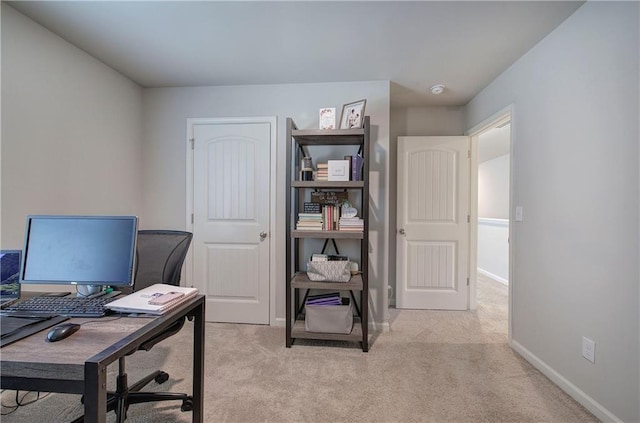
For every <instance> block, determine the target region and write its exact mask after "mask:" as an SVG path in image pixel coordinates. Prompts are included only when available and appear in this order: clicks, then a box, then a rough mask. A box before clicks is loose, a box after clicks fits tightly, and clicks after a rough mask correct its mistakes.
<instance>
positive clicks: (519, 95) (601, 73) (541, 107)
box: [465, 2, 640, 422]
mask: <svg viewBox="0 0 640 423" xmlns="http://www.w3.org/2000/svg"><path fill="white" fill-rule="evenodd" d="M639 7H640V6H639V4H638V3H636V2H629V3H622V2H587V3H586V4H585V5H584V6H582V7H581V8H580V9H578V10H577V11H576V12H575V13H574V14H573V15H572V16H570V17H569V18H568V19H567V20H566V21H565V22H564V23H563V24H561V25H560V26H559V27H558V28H557V29H556V30H555V31H554V32H552V33H551V34H550V35H549V36H547V37H546V38H545V39H544V40H542V41H541V42H540V43H539V44H538V45H537V46H536V47H534V48H533V49H532V50H530V51H529V52H528V53H527V54H526V55H525V56H523V57H522V58H521V59H520V60H518V61H517V62H516V63H515V64H514V65H512V66H511V68H509V69H508V70H507V71H506V72H504V73H503V74H502V75H501V76H500V77H498V78H497V79H496V80H495V81H493V82H492V83H491V84H490V85H489V86H488V87H487V88H486V89H485V90H484V91H482V92H481V93H480V94H479V95H478V96H477V97H476V98H475V99H473V101H471V102H470V103H469V104H468V106H467V110H466V112H467V117H466V125H465V126H466V127H467V128H471V127H473V126H474V125H476V124H478V123H479V122H481V121H483V120H485V119H487V118H488V117H489V116H491V115H492V114H494V113H496V112H497V111H499V110H501V109H503V108H504V107H506V106H508V105H510V104H513V107H514V116H513V121H512V124H513V129H514V137H513V146H514V147H513V152H512V153H513V154H514V171H515V175H514V177H515V180H514V195H515V198H514V200H515V201H514V204H516V205H522V206H523V207H524V221H523V222H518V223H516V224H515V233H514V234H513V236H512V245H513V247H514V249H515V257H514V263H513V268H514V275H513V276H514V278H513V280H512V281H510V282H511V283H512V287H513V291H512V303H513V316H512V319H513V326H512V329H513V341H514V346H515V347H516V349H517V350H518V351H520V352H522V353H523V354H524V355H525V356H526V357H527V358H528V359H529V360H530V361H532V362H534V363H536V364H537V365H538V366H539V367H540V368H541V369H543V370H544V371H545V373H546V374H547V375H549V376H550V377H551V378H552V379H554V380H555V381H556V382H557V383H559V384H561V385H563V386H564V387H565V389H568V390H569V391H570V392H573V394H574V395H575V396H577V397H581V399H582V400H583V403H585V401H584V400H587V401H586V402H587V403H588V400H589V398H591V399H592V400H593V401H592V403H591V405H590V406H589V407H590V408H591V409H592V411H594V412H596V413H597V414H598V416H599V417H600V418H603V419H607V420H608V419H610V418H612V416H611V414H608V413H607V410H608V412H610V413H612V414H613V415H615V417H617V418H618V419H620V420H623V421H626V422H637V421H639V420H640V412H639V409H638V404H639V403H640V401H639V398H640V392H639V390H640V381H639V374H640V369H639V356H640V355H639V345H640V340H639V333H640V328H639V321H640V318H639V314H638V312H639V308H638V301H639V292H638V283H639V274H638V258H639V255H640V254H639V253H640V252H639V249H638V239H639V238H638V234H639V227H638V223H639V214H638V199H639V195H638V193H639V175H638V164H639V151H638V140H639V137H640V134H639V129H638V116H639V115H640V110H639V90H640V87H639V82H638V75H639V57H638V55H639V54H638V52H639V42H638V38H639V37H638V34H639V33H638V27H639V18H638V15H639ZM512 213H513V211H512ZM512 217H513V215H512ZM583 336H586V337H588V338H590V339H592V340H594V341H595V342H596V362H595V364H591V363H590V362H588V361H587V360H585V359H584V358H582V357H581V343H582V337H583Z"/></svg>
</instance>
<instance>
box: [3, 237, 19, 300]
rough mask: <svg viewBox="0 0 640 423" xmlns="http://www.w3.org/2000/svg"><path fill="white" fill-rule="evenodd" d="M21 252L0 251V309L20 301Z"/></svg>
mask: <svg viewBox="0 0 640 423" xmlns="http://www.w3.org/2000/svg"><path fill="white" fill-rule="evenodd" d="M21 256H22V251H21V250H0V278H1V279H2V281H1V285H0V309H2V308H5V307H6V306H8V305H11V304H13V303H15V302H16V301H18V299H20V258H21Z"/></svg>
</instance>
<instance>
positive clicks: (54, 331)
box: [47, 323, 80, 342]
mask: <svg viewBox="0 0 640 423" xmlns="http://www.w3.org/2000/svg"><path fill="white" fill-rule="evenodd" d="M78 329H80V325H79V324H77V323H63V324H61V325H58V326H56V327H54V328H51V330H50V331H49V333H47V341H48V342H56V341H61V340H63V339H65V338H66V337H68V336H70V335H73V334H74V333H76V332H77V331H78Z"/></svg>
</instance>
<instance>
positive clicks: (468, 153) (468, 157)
mask: <svg viewBox="0 0 640 423" xmlns="http://www.w3.org/2000/svg"><path fill="white" fill-rule="evenodd" d="M470 158H471V150H467V159H470Z"/></svg>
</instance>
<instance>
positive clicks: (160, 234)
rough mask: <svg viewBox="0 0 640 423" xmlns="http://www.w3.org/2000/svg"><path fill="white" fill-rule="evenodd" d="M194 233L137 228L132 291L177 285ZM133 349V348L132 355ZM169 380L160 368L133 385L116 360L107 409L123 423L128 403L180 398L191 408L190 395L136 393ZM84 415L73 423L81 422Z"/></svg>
mask: <svg viewBox="0 0 640 423" xmlns="http://www.w3.org/2000/svg"><path fill="white" fill-rule="evenodd" d="M192 237H193V234H192V233H190V232H182V231H168V230H140V231H138V245H137V252H136V254H137V267H136V277H135V282H134V287H133V290H134V291H138V290H141V289H143V288H146V287H148V286H151V285H153V284H156V283H165V284H170V285H176V286H178V285H180V273H181V270H182V264H183V262H184V259H185V257H186V255H187V251H188V250H189V245H190V244H191V238H192ZM184 322H185V319H180V320H179V321H177V322H176V323H175V324H173V325H172V326H170V327H169V328H167V330H166V331H164V332H162V333H161V334H159V335H158V336H156V337H154V338H153V339H151V340H149V341H148V342H146V343H144V344H142V345H141V346H140V347H139V348H138V350H145V351H149V350H150V349H151V348H152V347H153V346H154V345H155V344H157V343H158V342H161V341H162V340H164V339H166V338H168V337H170V336H173V335H175V334H176V333H178V332H179V331H180V329H182V326H184ZM134 352H135V351H132V352H131V354H133V353H134ZM168 379H169V375H168V374H167V373H165V372H163V371H161V370H158V371H155V372H154V373H152V374H150V375H148V376H146V377H144V378H143V379H141V380H139V381H138V382H136V383H135V384H133V385H130V386H129V385H128V381H127V373H126V371H125V359H124V358H121V359H120V360H119V362H118V376H117V379H116V391H115V392H109V393H108V394H107V412H109V411H115V413H116V421H117V422H118V423H121V422H124V420H125V419H126V417H127V410H128V409H129V406H130V405H131V404H139V403H143V402H152V401H168V400H179V401H182V405H181V407H180V409H181V410H182V411H191V410H192V409H193V398H192V397H191V396H189V395H187V394H179V393H170V392H139V391H140V389H142V388H144V387H145V386H146V385H148V384H149V383H150V382H151V381H152V380H155V381H156V382H157V383H159V384H161V383H164V382H166V381H167V380H168ZM83 421H84V419H83V417H80V418H78V419H76V420H75V421H74V422H73V423H80V422H83Z"/></svg>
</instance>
